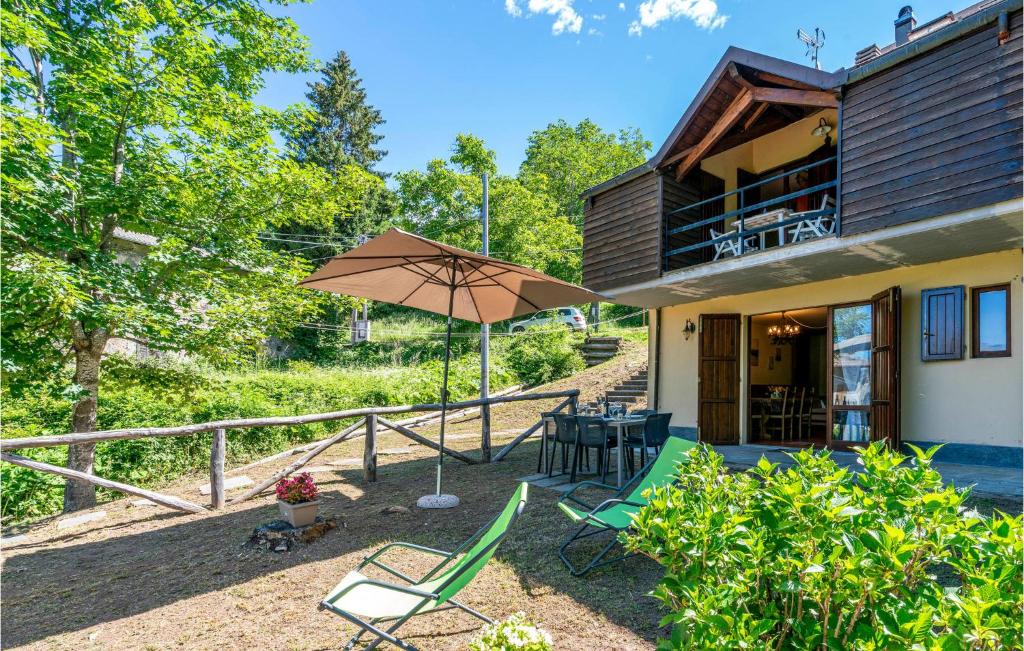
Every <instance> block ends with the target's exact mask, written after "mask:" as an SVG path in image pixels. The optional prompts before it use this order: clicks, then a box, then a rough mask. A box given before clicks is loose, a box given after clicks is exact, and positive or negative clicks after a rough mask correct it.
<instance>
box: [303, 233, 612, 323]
mask: <svg viewBox="0 0 1024 651" xmlns="http://www.w3.org/2000/svg"><path fill="white" fill-rule="evenodd" d="M299 284H300V285H302V286H303V287H309V288H312V289H322V290H325V291H329V292H334V293H336V294H347V295H349V296H359V297H361V298H369V299H373V300H375V301H383V302H385V303H395V304H398V305H408V306H409V307H415V308H419V309H421V310H426V311H428V312H436V313H438V314H444V315H448V303H449V301H451V303H452V309H451V316H452V317H454V318H456V319H462V320H464V321H474V322H476V323H494V322H496V321H503V320H505V319H511V318H514V317H517V316H520V315H522V314H527V313H530V312H536V311H538V310H544V309H548V308H552V307H559V306H562V305H569V304H573V303H590V302H592V301H599V300H603V299H602V298H601V297H600V296H598V295H597V294H595V293H593V292H591V291H588V290H586V289H583V288H582V287H577V286H576V285H573V284H571V283H567V282H565V281H562V280H558V279H557V278H552V277H551V276H548V275H546V274H542V273H541V272H539V271H534V270H533V269H530V268H528V267H523V266H521V265H517V264H512V263H511V262H505V261H503V260H497V259H495V258H491V257H488V256H485V255H481V254H479V253H473V252H471V251H466V250H465V249H459V248H456V247H454V246H448V245H447V244H441V243H440V242H434V241H432V240H428V239H426V238H423V237H420V236H418V235H413V234H412V233H406V232H405V231H402V230H399V229H397V228H392V229H391V230H389V231H388V232H386V233H384V234H383V235H381V236H380V237H377V238H374V239H372V240H370V241H369V242H367V243H366V244H363V245H362V246H359V247H357V248H355V249H352V250H351V251H348V252H347V253H343V254H341V255H338V256H335V257H333V258H331V259H330V260H329V261H328V262H327V263H326V264H324V266H323V267H321V268H320V269H318V270H317V271H315V272H314V273H312V274H310V275H309V276H308V277H307V278H306V279H305V280H302V281H301V282H300V283H299Z"/></svg>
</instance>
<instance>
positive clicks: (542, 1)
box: [505, 0, 583, 36]
mask: <svg viewBox="0 0 1024 651" xmlns="http://www.w3.org/2000/svg"><path fill="white" fill-rule="evenodd" d="M573 1H574V0H528V1H527V3H526V10H527V11H528V12H529V13H530V14H531V15H532V14H548V15H549V16H554V17H555V22H553V23H552V24H551V33H552V34H554V35H555V36H558V35H559V34H561V33H563V32H572V33H573V34H579V33H580V30H581V29H583V16H581V15H579V14H578V13H577V12H576V9H574V8H573V6H572V3H573ZM505 11H506V12H508V14H509V15H511V16H516V17H518V16H522V15H523V10H522V8H521V7H520V6H519V1H518V0H505Z"/></svg>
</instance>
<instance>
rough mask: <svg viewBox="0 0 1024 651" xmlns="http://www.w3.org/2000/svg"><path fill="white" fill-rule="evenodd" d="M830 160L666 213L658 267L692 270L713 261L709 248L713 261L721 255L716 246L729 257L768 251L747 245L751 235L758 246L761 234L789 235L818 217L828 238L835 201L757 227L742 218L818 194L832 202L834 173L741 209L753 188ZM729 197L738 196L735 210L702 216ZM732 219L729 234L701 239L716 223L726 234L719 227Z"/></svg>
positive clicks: (834, 223)
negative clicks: (695, 238) (825, 221)
mask: <svg viewBox="0 0 1024 651" xmlns="http://www.w3.org/2000/svg"><path fill="white" fill-rule="evenodd" d="M835 161H836V157H835V156H830V157H828V158H824V159H822V160H818V161H814V162H813V163H808V164H807V165H802V166H800V167H795V168H793V169H788V170H785V171H783V172H780V173H779V174H776V175H774V176H771V177H769V178H766V179H762V180H760V181H758V182H757V183H751V184H750V185H745V186H743V187H741V188H736V189H735V190H731V191H729V192H725V193H723V194H720V195H718V196H715V197H711V198H709V199H704V200H702V201H698V202H696V203H692V204H689V205H687V206H683V207H681V208H676V209H674V210H669V211H666V212H665V213H664V214H663V218H662V226H663V236H664V246H663V247H662V250H663V251H665V254H664V258H663V260H662V264H663V268H664V269H665V270H669V269H672V268H678V267H684V266H691V265H693V264H698V263H700V262H706V261H709V260H711V259H712V257H711V256H710V255H708V253H710V251H708V249H710V247H715V251H716V255H715V256H714V257H713V259H715V260H717V259H719V258H720V257H721V256H720V255H718V253H720V252H721V251H722V250H723V247H722V246H721V245H723V244H727V246H726V247H724V248H727V249H728V250H729V251H730V252H731V254H732V255H744V254H746V253H751V252H756V251H760V250H762V249H763V248H767V245H766V244H765V246H760V245H752V244H751V243H750V241H751V240H752V239H755V236H758V237H757V238H756V239H758V240H760V242H761V243H766V241H767V240H766V238H765V237H763V236H762V233H764V234H767V233H769V232H771V231H776V232H778V233H780V234H782V233H788V232H790V229H791V228H792V227H794V226H796V225H797V224H801V223H804V224H810V223H814V222H817V223H819V224H820V223H822V218H826V219H828V220H831V223H830V229H829V233H828V234H830V235H836V234H838V232H839V215H838V213H837V211H836V208H835V204H834V203H833V204H832V205H831V206H828V205H827V204H822V207H820V208H816V209H811V210H807V211H801V212H794V213H791V214H789V215H788V216H782V218H780V219H778V220H777V221H772V222H770V223H764V224H760V223H759V224H756V225H754V226H753V227H748V226H747V220H749V219H751V218H754V217H756V216H759V215H760V214H762V213H764V212H767V211H769V210H773V209H776V208H780V207H786V206H785V204H787V203H791V202H794V201H795V200H796V199H798V198H800V197H806V196H810V195H817V196H819V197H821V196H828V197H831V198H832V199H833V200H834V198H835V194H836V193H835V188H836V187H837V185H838V182H837V180H836V178H835V174H830V175H829V176H832V178H831V180H829V181H825V182H823V183H817V184H815V185H812V186H810V187H806V188H802V189H800V190H797V191H794V192H789V193H786V194H783V195H781V196H778V197H773V198H771V199H767V200H764V201H758V202H756V203H754V204H752V205H749V206H748V205H746V202H745V199H746V193H747V192H749V191H751V190H753V189H754V188H759V187H761V186H764V185H766V184H768V183H772V182H774V181H778V180H780V179H783V178H785V177H787V176H789V175H791V174H796V173H799V172H805V171H810V170H812V169H815V168H819V167H822V166H826V165H831V164H833V163H835ZM826 169H829V168H826ZM733 195H737V205H738V207H737V208H736V209H735V210H729V211H723V212H720V213H718V214H714V215H710V216H703V215H704V213H706V212H707V209H708V207H710V206H712V205H713V204H715V203H716V202H722V203H723V204H724V201H725V199H726V197H730V196H733ZM716 212H717V211H716ZM695 218H696V219H695ZM731 218H735V221H733V222H732V224H731V226H732V230H731V231H730V232H728V233H723V234H717V235H716V236H715V237H709V236H706V233H710V229H711V227H712V226H715V225H722V230H725V228H724V225H725V223H726V220H728V219H731ZM680 219H682V220H685V221H684V223H683V224H681V225H674V224H673V222H675V223H678V222H679V220H680ZM698 229H699V230H698ZM694 231H696V234H697V236H698V238H700V239H699V241H696V242H693V241H692V240H693V237H692V233H693V232H694ZM688 233H689V234H691V235H690V236H689V237H687V234H688ZM705 238H706V239H705ZM677 243H678V244H682V246H673V245H674V244H677ZM793 243H794V242H790V241H787V239H786V238H785V237H779V238H778V242H777V243H776V244H774V245H773V248H774V247H777V246H784V245H788V244H793Z"/></svg>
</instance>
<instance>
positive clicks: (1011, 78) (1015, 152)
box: [841, 11, 1024, 234]
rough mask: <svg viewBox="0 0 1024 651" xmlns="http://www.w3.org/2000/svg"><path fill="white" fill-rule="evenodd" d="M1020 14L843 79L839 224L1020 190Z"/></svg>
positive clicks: (872, 224)
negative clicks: (1004, 28) (1003, 26)
mask: <svg viewBox="0 0 1024 651" xmlns="http://www.w3.org/2000/svg"><path fill="white" fill-rule="evenodd" d="M1021 31H1022V30H1021V13H1020V12H1019V11H1018V12H1015V13H1014V14H1012V15H1011V17H1010V39H1009V40H1008V41H1007V42H1006V43H1004V44H1002V45H1000V44H999V41H998V27H997V25H996V24H995V23H992V24H990V25H989V26H988V27H985V28H983V29H981V30H979V31H977V32H974V33H972V34H968V35H966V36H964V37H961V38H959V39H956V40H953V41H950V42H948V43H946V44H944V45H942V46H940V47H938V48H936V49H933V50H931V51H929V52H926V53H924V54H922V55H920V56H917V57H914V58H912V59H909V60H907V61H905V62H903V63H901V64H899V65H897V66H894V67H892V68H889V69H887V70H884V71H882V72H880V73H878V74H876V75H873V76H871V77H868V78H867V79H865V80H863V81H861V82H859V83H857V84H854V85H851V86H850V87H848V88H847V89H846V92H845V95H844V98H843V119H842V124H841V129H842V150H843V151H842V184H841V185H842V204H841V205H842V211H841V212H842V232H843V234H854V233H860V232H864V231H870V230H874V229H878V228H885V227H888V226H894V225H897V224H903V223H907V222H912V221H917V220H920V219H926V218H929V217H936V216H939V215H944V214H949V213H952V212H957V211H960V210H967V209H970V208H977V207H981V206H985V205H989V204H993V203H997V202H999V201H1005V200H1008V199H1015V198H1019V197H1021V196H1022V193H1021V178H1022V177H1021V146H1022V129H1021V116H1022V110H1021V108H1022V105H1021V90H1022V83H1021V82H1022V79H1024V78H1022V75H1021V42H1022V39H1021Z"/></svg>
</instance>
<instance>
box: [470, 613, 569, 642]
mask: <svg viewBox="0 0 1024 651" xmlns="http://www.w3.org/2000/svg"><path fill="white" fill-rule="evenodd" d="M469 648H470V651H551V649H553V648H554V647H553V646H552V643H551V636H550V635H548V633H547V631H544V630H542V629H541V628H539V627H537V626H536V625H535V624H533V623H532V622H531V621H530V620H528V619H527V618H526V615H525V614H524V613H516V614H514V615H512V616H510V617H509V618H508V619H505V620H503V621H500V622H494V623H493V624H488V625H487V626H485V627H484V628H483V630H481V631H480V634H479V635H477V636H476V637H475V638H473V641H472V642H470V643H469Z"/></svg>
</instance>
